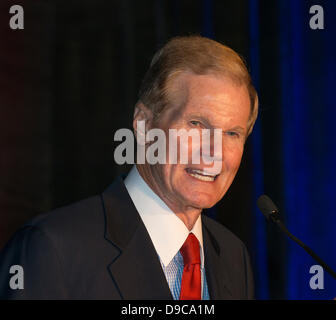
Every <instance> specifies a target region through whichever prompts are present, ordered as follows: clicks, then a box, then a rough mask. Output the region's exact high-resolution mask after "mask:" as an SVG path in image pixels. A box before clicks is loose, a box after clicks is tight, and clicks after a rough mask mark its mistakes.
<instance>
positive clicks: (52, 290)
mask: <svg viewBox="0 0 336 320" xmlns="http://www.w3.org/2000/svg"><path fill="white" fill-rule="evenodd" d="M202 225H203V230H202V231H203V241H204V254H205V270H206V279H207V282H208V287H209V294H210V298H211V299H251V298H253V279H252V271H251V267H250V262H249V257H248V253H247V251H246V248H245V246H244V245H243V243H242V242H241V241H240V240H239V239H238V238H237V237H235V236H234V235H233V234H232V233H231V232H230V231H228V230H227V229H226V228H225V227H223V226H222V225H220V224H218V223H217V222H215V221H214V220H212V219H210V218H208V217H206V216H204V215H202ZM12 265H21V266H22V267H23V270H24V289H23V290H20V289H17V290H13V289H10V287H9V280H10V277H11V276H13V275H12V274H10V273H9V268H10V266H12ZM0 298H1V299H173V298H172V295H171V292H170V290H169V286H168V284H167V281H166V278H165V275H164V273H163V271H162V268H161V264H160V261H159V258H158V256H157V253H156V251H155V249H154V246H153V244H152V241H151V239H150V237H149V234H148V232H147V230H146V228H145V225H144V224H143V222H142V220H141V218H140V216H139V214H138V212H137V210H136V208H135V207H134V205H133V202H132V200H131V198H130V197H129V195H128V192H127V190H126V187H125V186H124V183H123V181H122V179H121V178H118V179H117V180H116V181H115V182H114V183H113V184H112V185H111V186H110V187H109V188H108V189H107V190H106V191H105V192H104V193H103V194H101V195H98V196H94V197H92V198H89V199H86V200H82V201H80V202H77V203H75V204H72V205H70V206H67V207H64V208H60V209H57V210H54V211H52V212H50V213H48V214H44V215H40V216H38V217H36V218H35V219H33V220H32V221H30V222H29V223H27V224H26V225H24V226H23V227H22V228H21V229H20V230H19V231H18V232H17V233H16V234H15V235H14V237H13V238H12V240H11V241H10V242H9V243H8V244H7V246H6V247H5V248H4V250H3V251H2V252H1V255H0Z"/></svg>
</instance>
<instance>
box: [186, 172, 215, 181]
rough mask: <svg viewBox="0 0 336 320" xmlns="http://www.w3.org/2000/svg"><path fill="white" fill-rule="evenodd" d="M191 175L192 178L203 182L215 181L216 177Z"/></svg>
mask: <svg viewBox="0 0 336 320" xmlns="http://www.w3.org/2000/svg"><path fill="white" fill-rule="evenodd" d="M190 175H191V176H192V177H194V178H197V179H199V180H202V181H214V180H215V177H209V176H203V175H201V174H197V173H190Z"/></svg>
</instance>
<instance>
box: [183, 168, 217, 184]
mask: <svg viewBox="0 0 336 320" xmlns="http://www.w3.org/2000/svg"><path fill="white" fill-rule="evenodd" d="M185 170H186V172H187V173H188V174H189V175H190V176H192V177H194V178H196V179H198V180H201V181H206V182H213V181H215V180H216V178H217V177H218V176H219V174H216V173H210V172H206V171H204V170H198V169H191V168H187V169H185Z"/></svg>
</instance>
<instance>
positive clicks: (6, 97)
mask: <svg viewBox="0 0 336 320" xmlns="http://www.w3.org/2000/svg"><path fill="white" fill-rule="evenodd" d="M318 2H319V3H313V2H312V1H304V0H294V1H287V0H283V1H258V0H250V1H247V0H235V1H223V0H198V1H194V0H193V1H192V0H190V1H187V0H182V1H181V0H170V1H168V0H166V1H165V0H142V1H131V0H115V1H111V0H95V1H93V0H81V1H79V0H77V1H75V0H67V1H65V0H57V1H56V0H54V1H52V0H43V1H42V0H35V1H28V0H26V1H19V2H18V1H8V0H3V1H1V4H0V8H1V13H0V24H1V25H0V148H1V151H0V215H1V216H0V248H1V247H3V245H4V244H5V243H6V241H7V240H8V239H9V238H10V237H11V235H12V234H13V233H14V232H15V231H16V230H17V229H18V227H19V226H20V225H22V223H24V222H25V221H27V220H28V219H30V218H31V217H33V216H35V215H37V214H39V213H42V212H46V211H49V210H50V209H52V208H56V207H59V206H62V205H66V204H68V203H71V202H73V201H76V200H79V199H82V198H85V197H88V196H90V195H93V194H97V193H100V192H101V191H102V190H104V188H106V187H107V186H108V185H109V184H110V183H111V182H112V180H113V179H114V178H115V177H116V176H117V175H119V174H121V173H124V172H127V171H128V170H129V168H130V167H129V166H119V165H117V164H116V163H115V162H114V157H113V153H114V149H115V147H116V146H117V143H116V142H114V141H113V136H114V133H115V131H116V130H117V129H119V128H131V121H132V115H133V108H134V104H135V102H136V100H137V90H138V88H139V85H140V82H141V79H142V77H143V75H144V73H145V71H146V69H147V68H148V66H149V62H150V59H151V57H152V55H153V54H154V52H155V51H156V50H157V49H158V48H159V47H160V46H161V45H162V44H163V43H164V42H165V41H166V40H167V39H169V38H170V37H172V36H176V35H187V34H195V33H196V34H201V35H204V36H207V37H210V38H213V39H215V40H217V41H220V42H222V43H224V44H226V45H228V46H230V47H232V48H233V49H234V50H236V51H237V52H239V53H240V54H241V55H242V56H243V57H245V59H246V60H247V62H248V65H249V66H250V69H251V72H252V75H253V78H254V81H255V83H256V86H257V88H258V91H259V94H260V116H259V119H258V121H257V124H256V128H255V131H254V133H253V134H252V136H251V137H250V138H249V139H248V141H247V144H246V149H245V154H244V157H243V161H242V165H241V168H240V171H239V173H238V175H237V177H236V179H235V181H234V183H233V185H232V187H231V188H230V190H229V192H228V193H227V194H226V196H225V197H224V198H223V200H222V201H221V202H220V203H219V204H218V205H217V206H216V208H214V210H210V211H208V212H207V214H209V215H211V216H212V217H214V218H215V219H217V220H218V221H219V222H221V223H222V224H224V225H225V226H227V227H228V228H229V229H230V230H232V231H233V232H234V233H235V234H237V235H238V236H239V237H240V238H241V239H242V240H243V241H244V242H245V243H246V244H247V246H248V248H249V251H250V253H251V258H252V262H253V266H254V270H255V278H256V293H257V297H258V298H263V299H268V298H272V299H281V298H282V299H285V298H291V299H301V298H309V299H314V298H327V299H329V298H333V296H332V295H335V296H336V287H335V284H334V283H333V282H332V280H331V279H330V278H328V277H327V276H326V275H325V277H326V278H325V281H326V283H325V289H324V290H322V291H321V290H320V291H319V290H317V291H313V290H311V289H310V288H309V277H311V275H310V274H309V268H308V266H309V265H312V264H314V262H313V261H312V260H309V259H308V258H307V257H306V255H305V253H304V252H303V253H302V251H296V250H297V248H296V247H295V245H289V244H288V242H287V240H286V239H285V238H284V237H283V236H282V235H281V234H280V233H279V232H278V231H277V230H276V229H275V227H273V226H271V225H267V224H266V223H265V221H264V220H263V217H262V216H261V214H260V213H259V212H258V211H257V210H256V208H255V205H254V203H255V200H256V198H257V197H258V196H259V195H260V194H261V193H263V192H267V193H268V194H269V195H270V196H272V197H273V199H274V201H275V202H276V203H277V204H278V206H279V207H280V208H282V209H283V210H285V211H286V213H288V214H287V215H285V214H284V215H283V218H284V219H285V220H286V222H288V223H289V226H291V227H292V230H293V231H296V232H298V233H299V234H298V235H299V236H301V237H303V238H302V240H303V241H306V242H307V243H309V244H310V245H312V247H313V248H314V249H316V250H317V251H318V252H320V251H322V253H323V258H325V260H327V261H328V262H331V264H333V266H335V267H336V255H335V253H333V252H332V251H331V250H327V249H326V247H327V246H328V244H329V243H330V242H332V240H335V238H334V229H333V222H335V218H334V215H335V209H334V206H332V199H333V197H334V190H335V188H334V187H335V183H334V182H333V180H331V178H332V177H333V178H335V170H334V169H333V161H332V159H334V160H335V151H331V150H335V147H336V145H335V131H334V130H333V129H332V128H334V127H335V126H334V122H333V121H335V120H336V117H335V110H334V109H335V108H334V103H333V100H332V98H333V97H332V92H333V88H332V86H331V85H330V83H335V82H334V80H335V75H334V74H335V73H336V72H335V73H333V71H335V63H334V58H335V56H334V53H335V46H334V45H333V43H331V42H330V41H332V40H331V39H333V36H335V28H334V25H332V23H333V17H335V15H336V12H335V3H334V2H332V1H318ZM13 4H21V5H22V6H23V8H24V10H25V28H24V30H15V31H14V30H11V29H10V28H9V26H8V21H9V17H10V15H9V13H8V11H9V7H10V6H11V5H13ZM313 4H321V5H323V6H324V9H325V19H326V29H325V30H317V31H312V30H311V29H309V18H310V15H309V8H310V6H311V5H313ZM328 72H329V73H328ZM307 77H309V79H312V80H311V81H308V80H307ZM327 84H328V85H327ZM307 94H310V95H309V96H307V97H306V95H307ZM301 98H302V99H301ZM300 99H301V100H300ZM293 110H295V112H294V111H293ZM321 112H322V113H321ZM311 143H313V145H311ZM321 143H322V144H323V146H321ZM302 145H304V146H305V147H304V148H302ZM307 159H308V160H307ZM322 167H323V170H322V169H321V168H322ZM321 170H322V171H321ZM298 171H299V174H298ZM312 172H313V174H312ZM319 172H322V174H323V176H324V177H325V178H322V177H320V176H319ZM307 183H310V184H311V185H314V188H313V187H312V188H310V189H309V190H305V191H302V190H303V189H302V188H304V187H305V186H306V185H307ZM300 190H301V191H300ZM318 192H320V193H322V192H324V193H323V195H322V196H321V197H320V196H318V195H317V193H318ZM326 192H327V195H325V194H326ZM312 195H314V197H313V198H312ZM298 198H299V199H300V203H302V205H301V206H300V205H299V206H297V203H298V201H297V199H298ZM310 201H313V202H310ZM319 201H320V202H321V201H323V203H325V201H329V202H327V203H328V204H326V205H324V207H323V210H321V212H322V214H324V219H322V220H321V219H320V217H317V216H316V211H318V210H319V209H320V207H321V205H320V202H319ZM307 210H308V211H307ZM299 211H301V214H299V213H298V212H299ZM302 211H304V212H302ZM326 212H327V215H325V213H326ZM305 214H307V216H306V217H305V216H304V215H305ZM333 219H334V220H333ZM316 220H318V221H319V223H318V224H316V223H315V222H316ZM316 225H317V226H318V231H317V233H316V230H315V229H314V228H313V226H316ZM302 260H305V264H304V265H302V264H300V263H299V261H302ZM307 268H308V269H307Z"/></svg>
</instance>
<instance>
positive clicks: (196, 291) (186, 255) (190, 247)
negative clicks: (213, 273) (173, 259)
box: [180, 233, 201, 300]
mask: <svg viewBox="0 0 336 320" xmlns="http://www.w3.org/2000/svg"><path fill="white" fill-rule="evenodd" d="M180 252H181V254H182V257H183V262H184V268H183V274H182V282H181V292H180V300H201V258H200V246H199V242H198V240H197V238H196V237H195V235H194V234H193V233H189V236H188V238H187V240H186V241H185V242H184V244H183V246H182V248H181V249H180Z"/></svg>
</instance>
